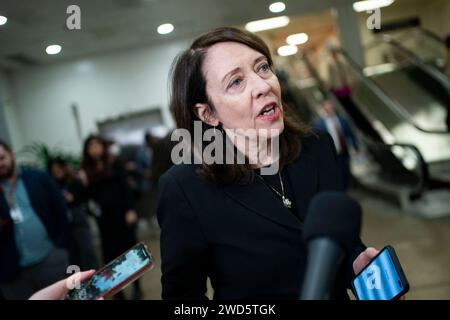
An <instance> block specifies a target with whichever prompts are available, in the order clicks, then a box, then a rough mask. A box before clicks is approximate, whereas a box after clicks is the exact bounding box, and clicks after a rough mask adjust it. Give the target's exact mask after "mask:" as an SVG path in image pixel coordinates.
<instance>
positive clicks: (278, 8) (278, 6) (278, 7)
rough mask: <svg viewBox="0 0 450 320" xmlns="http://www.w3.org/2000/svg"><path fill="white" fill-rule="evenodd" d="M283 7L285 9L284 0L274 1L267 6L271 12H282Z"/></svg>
mask: <svg viewBox="0 0 450 320" xmlns="http://www.w3.org/2000/svg"><path fill="white" fill-rule="evenodd" d="M284 9H286V5H285V4H284V2H274V3H272V4H271V5H270V6H269V10H270V11H271V12H275V13H277V12H283V11H284Z"/></svg>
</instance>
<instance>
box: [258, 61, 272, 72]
mask: <svg viewBox="0 0 450 320" xmlns="http://www.w3.org/2000/svg"><path fill="white" fill-rule="evenodd" d="M259 70H260V71H262V72H267V71H270V66H269V64H267V63H264V64H262V65H261V66H260V67H259Z"/></svg>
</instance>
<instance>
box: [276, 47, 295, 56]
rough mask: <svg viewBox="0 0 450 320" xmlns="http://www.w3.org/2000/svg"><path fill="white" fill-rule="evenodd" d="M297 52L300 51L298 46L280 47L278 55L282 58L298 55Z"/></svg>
mask: <svg viewBox="0 0 450 320" xmlns="http://www.w3.org/2000/svg"><path fill="white" fill-rule="evenodd" d="M297 51H298V49H297V46H293V45H286V46H282V47H279V48H278V50H277V52H278V55H280V56H282V57H284V56H290V55H293V54H296V53H297Z"/></svg>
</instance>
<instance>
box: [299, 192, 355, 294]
mask: <svg viewBox="0 0 450 320" xmlns="http://www.w3.org/2000/svg"><path fill="white" fill-rule="evenodd" d="M360 230H361V207H360V206H359V204H358V203H357V202H356V201H354V200H353V199H351V198H350V197H348V196H346V195H345V194H343V193H339V192H322V193H319V194H318V195H316V196H315V197H314V198H313V199H312V200H311V203H310V205H309V208H308V212H307V216H306V218H305V226H304V239H305V241H306V242H307V246H308V259H307V265H306V273H305V278H304V281H303V287H302V292H301V295H300V299H301V300H328V299H329V298H330V291H331V290H332V288H333V286H334V282H335V278H336V274H337V271H338V270H339V268H340V265H341V263H342V261H343V260H344V258H345V256H346V254H349V253H350V252H352V250H353V248H354V245H355V243H356V242H357V241H358V239H359V233H360Z"/></svg>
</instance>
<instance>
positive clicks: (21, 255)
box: [0, 141, 70, 299]
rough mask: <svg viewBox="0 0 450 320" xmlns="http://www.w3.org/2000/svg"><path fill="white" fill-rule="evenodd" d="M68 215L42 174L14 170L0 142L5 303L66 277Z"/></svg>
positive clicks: (0, 281)
mask: <svg viewBox="0 0 450 320" xmlns="http://www.w3.org/2000/svg"><path fill="white" fill-rule="evenodd" d="M69 234H70V232H69V221H68V211H67V207H66V205H65V201H64V198H63V196H62V194H61V191H60V189H59V188H58V186H57V185H56V183H55V182H54V181H53V179H52V178H51V177H50V175H48V174H47V173H46V172H43V171H41V170H36V169H28V168H18V167H17V166H16V163H15V159H14V155H13V151H12V149H11V147H10V146H9V145H8V144H6V143H4V142H3V141H0V289H1V291H2V293H3V295H4V297H5V298H6V299H27V298H28V297H30V296H31V294H32V293H34V292H36V291H37V290H40V289H42V288H44V287H46V286H48V285H49V284H51V283H53V282H56V281H58V280H60V279H62V278H64V277H65V276H66V269H67V266H68V265H69V256H68V253H67V250H66V248H67V246H68V237H69Z"/></svg>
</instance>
